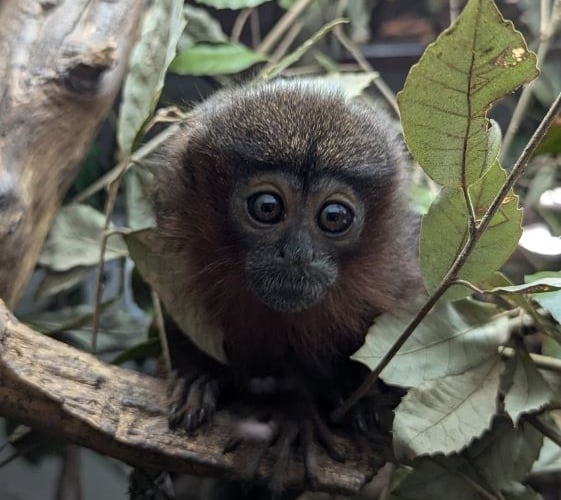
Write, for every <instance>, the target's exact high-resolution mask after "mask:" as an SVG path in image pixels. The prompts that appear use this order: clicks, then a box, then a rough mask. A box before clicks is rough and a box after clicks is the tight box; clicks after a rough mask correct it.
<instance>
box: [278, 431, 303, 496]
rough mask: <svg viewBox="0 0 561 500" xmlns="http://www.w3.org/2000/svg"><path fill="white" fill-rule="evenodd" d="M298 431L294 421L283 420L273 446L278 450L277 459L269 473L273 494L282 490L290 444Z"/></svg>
mask: <svg viewBox="0 0 561 500" xmlns="http://www.w3.org/2000/svg"><path fill="white" fill-rule="evenodd" d="M298 432H299V426H298V424H297V423H296V422H294V421H290V422H285V423H284V425H283V428H282V429H281V432H280V435H279V438H278V442H277V446H276V447H275V448H276V450H277V451H278V454H277V460H276V462H275V465H274V467H273V472H272V474H271V490H272V491H273V495H275V494H277V495H278V494H280V493H281V492H282V491H283V490H284V477H285V474H286V471H287V470H288V464H289V463H290V455H291V452H292V446H293V444H294V442H295V441H296V438H297V437H298Z"/></svg>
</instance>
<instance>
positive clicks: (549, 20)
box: [502, 0, 561, 160]
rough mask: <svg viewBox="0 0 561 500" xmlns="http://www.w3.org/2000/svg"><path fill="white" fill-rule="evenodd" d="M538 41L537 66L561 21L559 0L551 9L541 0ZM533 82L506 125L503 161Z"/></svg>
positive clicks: (543, 59) (524, 90) (546, 0)
mask: <svg viewBox="0 0 561 500" xmlns="http://www.w3.org/2000/svg"><path fill="white" fill-rule="evenodd" d="M540 16H541V17H540V41H539V45H538V50H537V53H536V55H537V59H538V64H540V65H543V63H544V61H545V57H546V55H547V53H548V51H549V46H550V44H551V39H552V38H553V35H554V34H555V32H556V31H557V28H558V25H559V21H560V20H561V0H555V3H554V4H553V9H551V8H550V0H541V3H540ZM532 87H533V82H531V83H529V84H528V85H526V86H525V87H524V88H523V89H522V93H521V94H520V99H518V102H517V103H516V107H515V108H514V112H513V113H512V118H511V119H510V123H509V125H508V129H507V131H506V134H505V138H504V141H503V154H502V158H503V160H504V159H505V156H506V155H507V153H508V151H509V149H510V146H511V144H512V141H513V139H514V136H515V135H516V132H517V131H518V128H519V127H520V123H521V122H522V119H523V118H524V116H525V114H526V110H527V108H528V105H529V104H530V101H531V99H532V95H533V92H532Z"/></svg>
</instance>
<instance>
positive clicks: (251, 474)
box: [244, 422, 280, 483]
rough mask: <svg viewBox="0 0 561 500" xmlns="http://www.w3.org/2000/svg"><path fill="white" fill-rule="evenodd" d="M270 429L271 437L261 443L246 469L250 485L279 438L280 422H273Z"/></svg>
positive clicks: (246, 476)
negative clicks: (272, 445) (264, 458)
mask: <svg viewBox="0 0 561 500" xmlns="http://www.w3.org/2000/svg"><path fill="white" fill-rule="evenodd" d="M270 427H271V429H270V430H271V433H270V435H269V437H268V438H267V439H266V440H265V441H262V442H261V443H259V445H258V447H257V451H256V453H255V455H254V456H253V458H252V459H251V460H250V461H249V463H248V465H247V467H246V469H245V472H244V477H245V478H246V480H247V481H249V482H250V483H252V482H253V481H254V479H255V476H256V475H257V470H258V469H259V465H261V461H262V460H263V457H264V456H265V455H266V454H267V452H268V451H269V449H270V447H271V444H273V443H274V442H275V441H276V440H277V439H278V437H279V434H280V425H279V424H278V422H272V423H271V426H270Z"/></svg>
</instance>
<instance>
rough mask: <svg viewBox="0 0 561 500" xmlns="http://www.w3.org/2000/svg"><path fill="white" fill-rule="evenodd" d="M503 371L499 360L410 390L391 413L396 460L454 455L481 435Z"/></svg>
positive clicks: (493, 406) (491, 408) (490, 413)
mask: <svg viewBox="0 0 561 500" xmlns="http://www.w3.org/2000/svg"><path fill="white" fill-rule="evenodd" d="M501 370H502V363H501V362H500V358H499V357H498V356H497V357H495V358H494V359H491V360H489V361H487V362H485V363H483V364H482V365H480V366H479V367H477V368H475V369H473V370H470V371H469V372H466V373H463V374H461V375H450V376H447V377H443V378H441V379H437V380H429V381H428V382H424V383H423V384H421V385H420V386H418V387H415V388H413V389H411V390H410V391H409V392H408V393H407V395H406V396H405V397H404V398H403V400H402V401H401V403H400V404H399V406H398V407H397V409H396V410H395V420H394V423H393V435H394V450H395V453H396V455H397V456H398V457H404V456H405V457H407V458H413V457H415V456H418V455H423V454H434V453H444V454H448V453H453V452H458V451H460V450H461V449H463V448H464V447H466V446H467V445H468V444H469V443H470V442H471V441H473V439H474V438H476V437H479V436H480V435H481V434H483V432H484V431H485V430H487V429H488V428H489V426H490V424H491V420H492V418H493V416H494V415H495V413H496V411H497V408H496V398H497V391H498V388H499V383H500V375H501Z"/></svg>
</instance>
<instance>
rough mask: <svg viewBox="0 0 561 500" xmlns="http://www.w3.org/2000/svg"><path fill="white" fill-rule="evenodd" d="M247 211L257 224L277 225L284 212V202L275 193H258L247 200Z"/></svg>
mask: <svg viewBox="0 0 561 500" xmlns="http://www.w3.org/2000/svg"><path fill="white" fill-rule="evenodd" d="M247 211H248V212H249V215H251V217H253V218H254V219H255V220H256V221H257V222H262V223H264V224H276V223H278V222H280V221H281V219H282V215H283V212H284V207H283V205H282V200H281V198H280V196H279V195H277V194H274V193H256V194H254V195H253V196H250V197H249V198H248V200H247Z"/></svg>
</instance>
